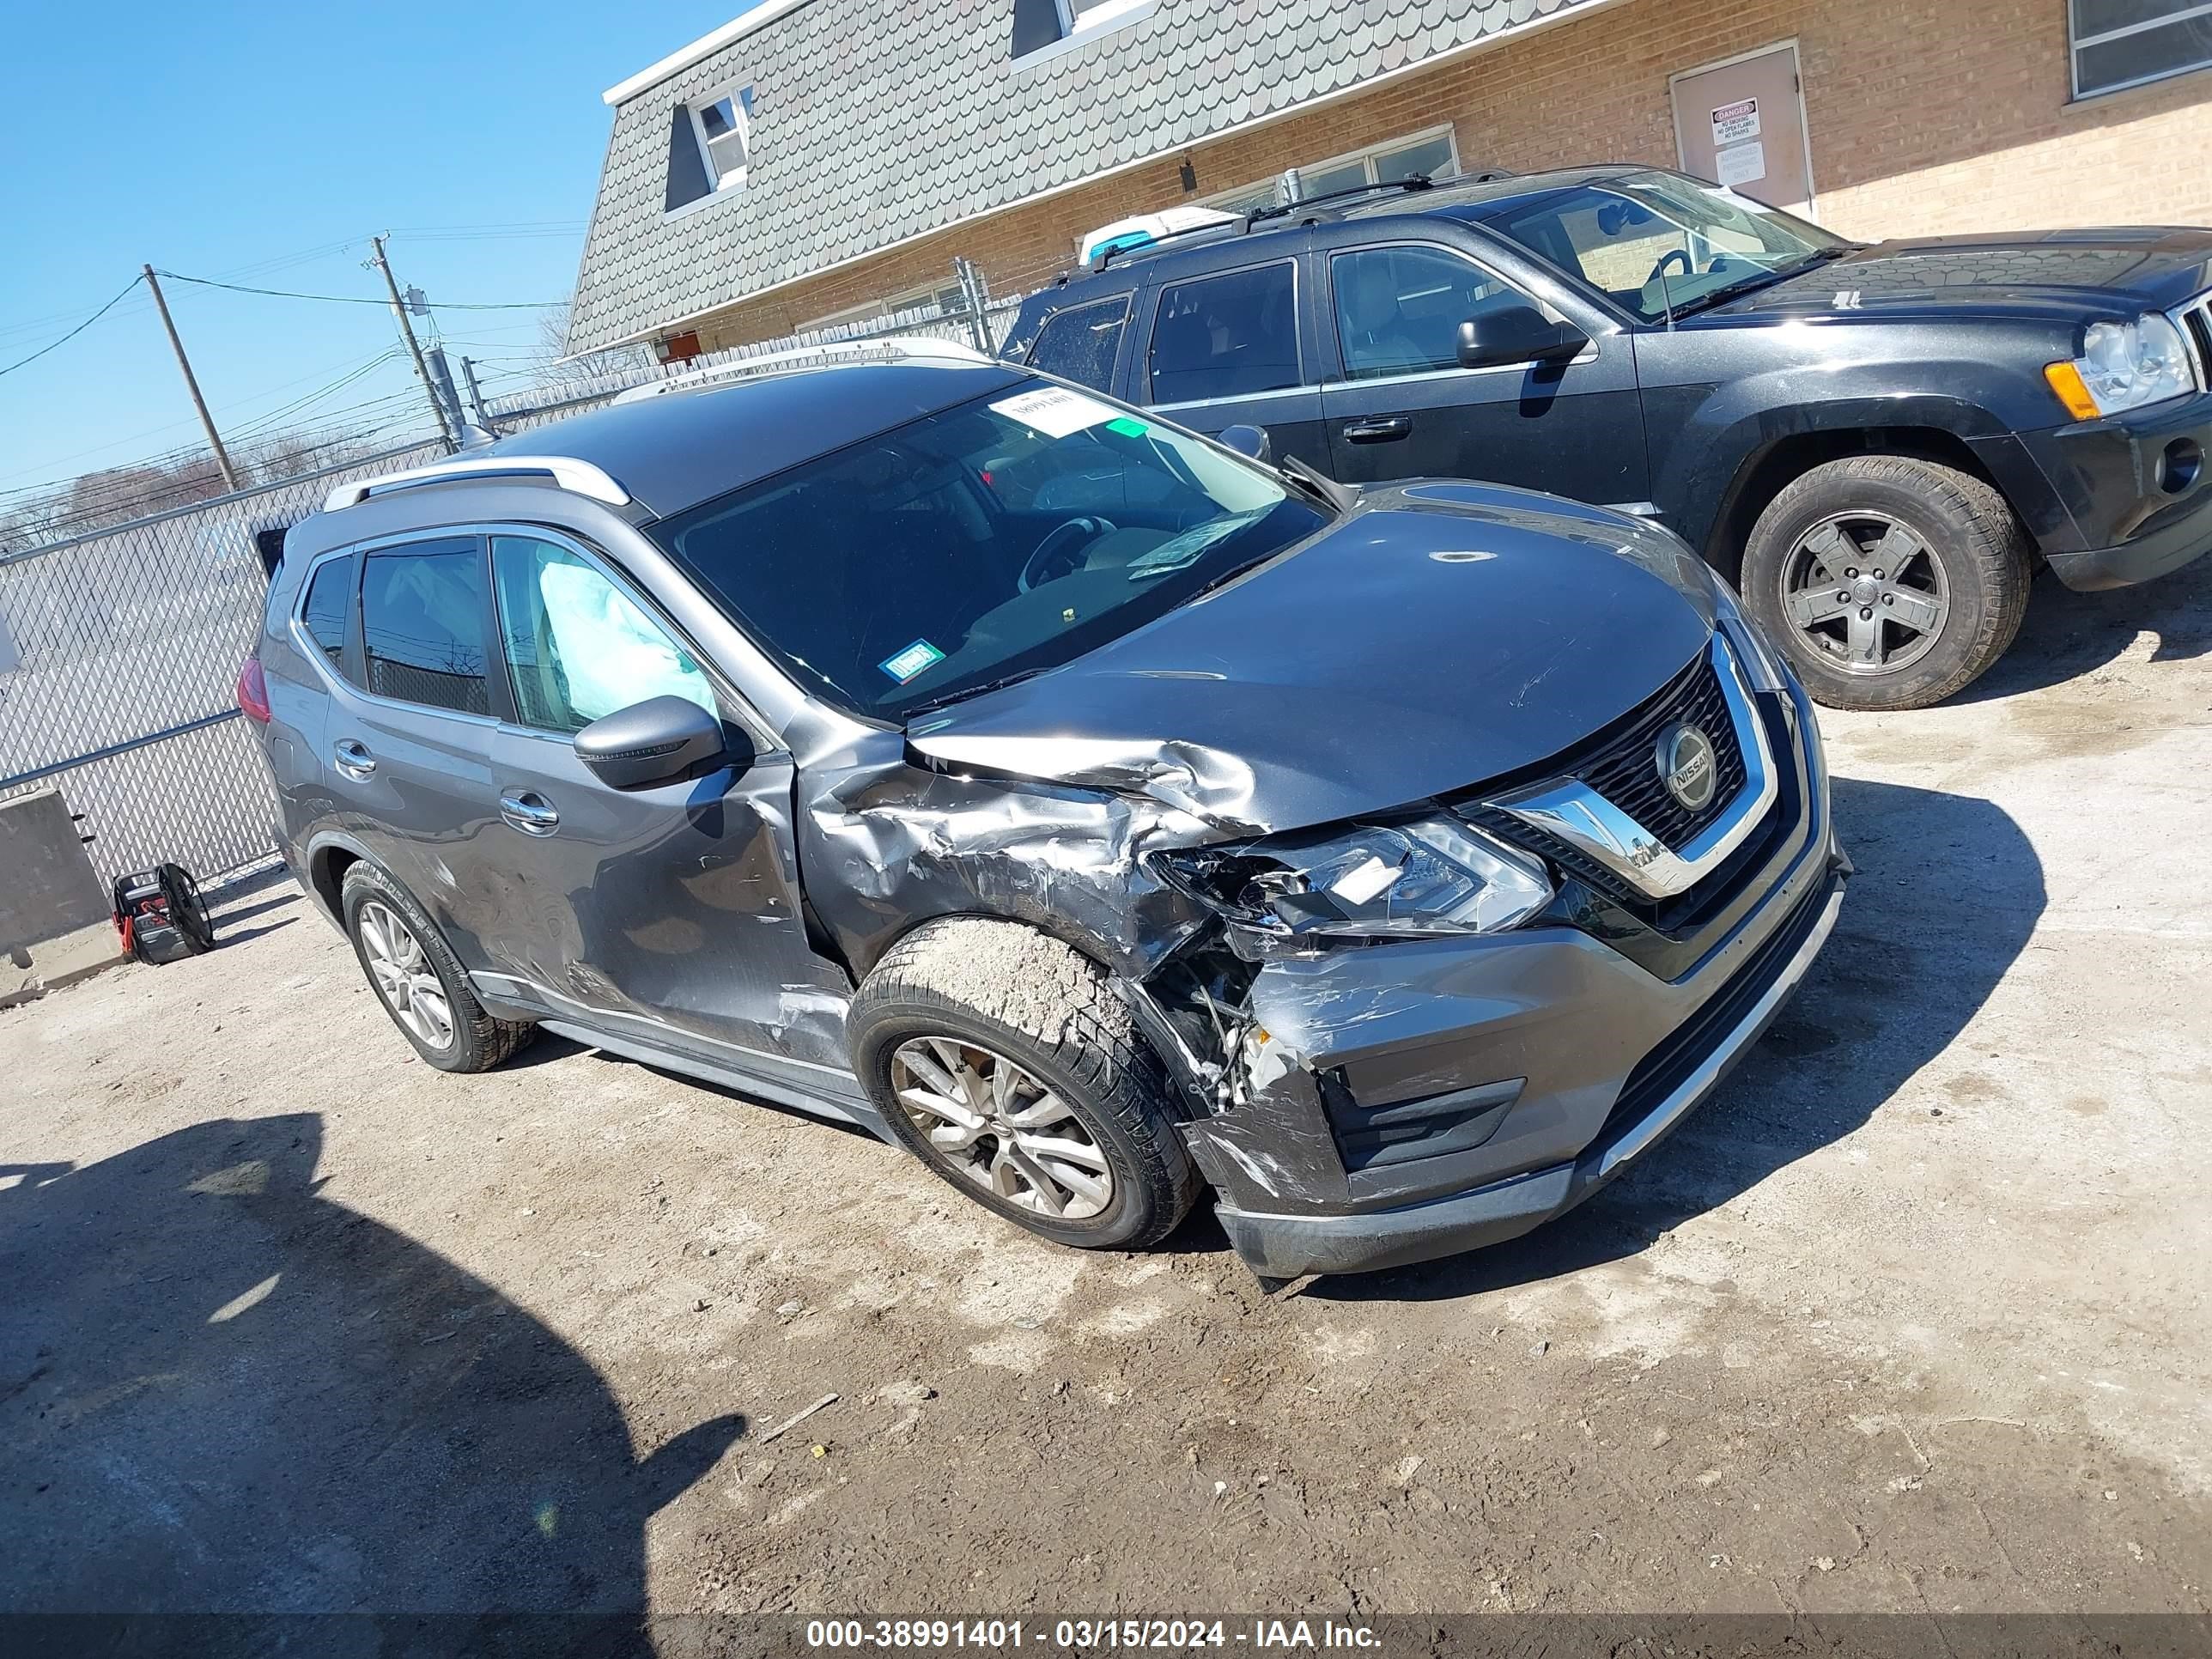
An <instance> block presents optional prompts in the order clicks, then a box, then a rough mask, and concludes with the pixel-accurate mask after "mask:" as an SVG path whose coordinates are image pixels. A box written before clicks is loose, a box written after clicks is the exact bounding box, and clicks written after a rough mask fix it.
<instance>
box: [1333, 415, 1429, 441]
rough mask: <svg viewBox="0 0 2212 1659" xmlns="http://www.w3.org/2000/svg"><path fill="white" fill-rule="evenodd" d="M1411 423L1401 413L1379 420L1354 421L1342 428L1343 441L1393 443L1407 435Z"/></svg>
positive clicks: (1411, 426) (1410, 430) (1410, 431)
mask: <svg viewBox="0 0 2212 1659" xmlns="http://www.w3.org/2000/svg"><path fill="white" fill-rule="evenodd" d="M1412 434H1413V422H1412V421H1410V420H1408V419H1407V417H1406V416H1403V415H1386V416H1383V418H1382V419H1380V420H1375V421H1354V422H1352V423H1351V424H1350V425H1349V426H1347V427H1346V428H1344V441H1345V442H1346V443H1351V444H1395V443H1396V442H1397V441H1399V440H1400V439H1401V438H1405V437H1409V436H1411V435H1412Z"/></svg>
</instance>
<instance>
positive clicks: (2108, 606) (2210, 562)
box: [1945, 558, 2212, 707]
mask: <svg viewBox="0 0 2212 1659" xmlns="http://www.w3.org/2000/svg"><path fill="white" fill-rule="evenodd" d="M2145 629H2148V630H2149V631H2150V632H2152V633H2154V634H2156V635H2158V645H2157V647H2155V648H2154V650H2153V651H2152V653H2151V660H2152V661H2153V662H2183V661H2187V660H2188V659H2191V658H2195V657H2201V656H2203V654H2204V653H2206V652H2207V651H2212V558H2205V559H2199V560H2198V561H2197V562H2196V563H2195V564H2192V565H2190V566H2188V567H2187V568H2184V569H2181V570H2178V571H2176V572H2175V573H2174V574H2172V575H2170V576H2166V577H2161V578H2160V580H2156V581H2150V582H2145V583H2143V584H2142V586H2139V587H2115V588H2109V589H2107V590H2106V591H2105V592H2101V593H2075V592H2070V591H2069V589H2068V588H2067V586H2066V585H2065V584H2064V583H2063V582H2062V581H2060V580H2058V578H2057V577H2056V576H2054V575H2052V574H2051V573H2050V572H2049V571H2048V570H2044V571H2039V572H2038V573H2037V574H2036V579H2035V588H2034V591H2033V594H2032V595H2031V597H2030V598H2029V599H2028V605H2027V621H2026V622H2025V623H2022V624H2021V630H2020V637H2019V638H2018V639H2017V640H2015V641H2013V646H2012V649H2011V650H2009V651H2008V652H2006V653H2005V654H2004V655H2003V657H2002V658H2001V659H1998V662H1997V665H1996V667H1994V668H1992V669H1990V671H1989V672H1988V673H1986V674H1984V675H1983V676H1982V677H1981V678H1979V679H1978V680H1976V681H1975V682H1974V683H1973V684H1972V685H1970V686H1968V687H1967V688H1966V690H1964V691H1961V692H1960V694H1959V695H1958V696H1955V697H1954V698H1952V699H1951V700H1950V703H1949V704H1947V705H1945V706H1946V707H1950V706H1952V705H1955V704H1959V703H1972V702H1990V700H1991V699H1993V698H1996V697H2010V696H2018V695H2020V694H2021V692H2023V691H2038V690H2042V689H2044V688H2045V687H2046V686H2052V685H2058V684H2063V683H2064V682H2065V681H2068V680H2070V679H2077V678H2080V677H2081V676H2082V675H2084V674H2090V673H2094V672H2095V671H2097V670H2098V669H2100V668H2102V667H2104V666H2105V665H2106V664H2108V663H2110V662H2111V661H2112V659H2114V658H2116V657H2118V655H2119V654H2120V653H2122V652H2123V651H2124V650H2126V649H2127V648H2128V647H2129V646H2130V645H2132V644H2134V643H2135V641H2136V635H2138V634H2140V633H2142V632H2143V631H2144V630H2145Z"/></svg>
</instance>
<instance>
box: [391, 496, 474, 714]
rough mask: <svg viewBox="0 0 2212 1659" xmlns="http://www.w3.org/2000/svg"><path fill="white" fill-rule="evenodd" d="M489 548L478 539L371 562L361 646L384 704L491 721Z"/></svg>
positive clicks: (394, 552)
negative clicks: (486, 556) (486, 562)
mask: <svg viewBox="0 0 2212 1659" xmlns="http://www.w3.org/2000/svg"><path fill="white" fill-rule="evenodd" d="M485 610H486V605H485V599H484V574H483V544H481V543H480V542H479V541H477V538H475V537H473V536H455V537H447V538H441V539H440V540H437V541H426V542H411V543H408V544H404V545H402V546H398V547H380V548H377V549H374V550H372V551H371V552H370V553H369V555H368V558H367V560H366V561H365V562H364V564H363V568H362V581H361V632H362V645H363V646H364V647H365V648H366V663H367V668H368V690H371V691H373V692H374V693H375V694H376V695H377V696H380V697H393V698H397V699H398V701H399V702H414V703H421V704H422V705H423V706H424V707H426V708H447V709H452V710H453V712H455V713H456V714H489V713H490V712H491V701H490V696H489V689H488V682H487V680H486V678H485V671H486V669H487V666H488V665H489V661H490V653H489V651H488V650H487V649H486V648H485V645H484V613H485Z"/></svg>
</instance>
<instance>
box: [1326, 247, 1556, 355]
mask: <svg viewBox="0 0 2212 1659" xmlns="http://www.w3.org/2000/svg"><path fill="white" fill-rule="evenodd" d="M1329 281H1330V285H1331V287H1332V288H1334V290H1335V294H1336V331H1337V339H1338V342H1339V343H1340V344H1341V346H1342V347H1343V349H1344V374H1345V378H1346V380H1380V379H1382V378H1383V377H1384V376H1386V375H1391V374H1425V373H1426V372H1428V371H1429V370H1431V369H1439V368H1455V367H1456V366H1457V364H1458V362H1459V325H1461V324H1462V323H1463V322H1466V321H1468V319H1470V318H1479V317H1480V316H1481V315H1482V314H1483V313H1485V312H1486V311H1491V310H1494V309H1496V308H1498V307H1502V306H1526V305H1533V304H1534V303H1535V302H1534V301H1532V300H1530V299H1529V298H1528V296H1527V295H1524V294H1522V292H1521V291H1520V290H1519V289H1514V288H1510V287H1508V286H1507V285H1506V284H1505V283H1502V282H1500V281H1499V280H1498V278H1497V277H1495V276H1492V275H1491V274H1490V273H1489V272H1488V271H1486V270H1484V269H1483V268H1482V267H1481V266H1480V265H1478V264H1475V263H1474V261H1473V260H1472V259H1467V258H1462V257H1461V256H1460V255H1458V254H1456V253H1454V252H1451V251H1450V250H1449V249H1447V248H1440V247H1422V246H1410V245H1409V246H1402V247H1367V248H1360V249H1358V250H1357V251H1355V252H1351V253H1340V254H1338V255H1337V256H1336V257H1335V258H1334V259H1332V260H1330V261H1329Z"/></svg>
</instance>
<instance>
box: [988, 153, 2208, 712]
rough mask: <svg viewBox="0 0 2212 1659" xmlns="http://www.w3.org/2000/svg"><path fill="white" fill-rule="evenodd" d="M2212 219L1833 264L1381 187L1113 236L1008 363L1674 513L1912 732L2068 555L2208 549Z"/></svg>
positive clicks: (1956, 240) (2154, 557) (2162, 559)
mask: <svg viewBox="0 0 2212 1659" xmlns="http://www.w3.org/2000/svg"><path fill="white" fill-rule="evenodd" d="M2208 301H2212V231H2208V230H2196V229H2172V228H2118V229H2097V230H2064V231H2045V232H2039V233H2035V234H2028V235H2023V236H1960V237H1944V238H1936V239H1929V240H1917V241H1904V242H1885V243H1882V244H1881V245H1879V246H1862V245H1860V244H1857V243H1852V242H1848V241H1845V240H1843V239H1842V238H1840V237H1838V236H1835V235H1832V234H1830V233H1829V232H1827V231H1825V230H1822V229H1821V228H1819V227H1818V226H1815V225H1812V224H1808V223H1807V222H1804V221H1802V220H1801V219H1796V218H1794V217H1792V216H1790V215H1789V214H1786V213H1783V212H1779V211H1777V210H1774V209H1771V208H1768V207H1765V206H1764V205H1762V204H1759V203H1757V202H1754V201H1752V200H1749V199H1748V198H1747V197H1741V196H1739V195H1737V194H1735V192H1733V191H1727V190H1723V189H1718V188H1716V187H1714V186H1712V185H1705V184H1702V183H1700V182H1699V181H1698V180H1696V179H1690V178H1687V177H1685V176H1683V175H1681V174H1679V173H1668V172H1664V171H1662V170H1659V169H1656V168H1650V167H1626V166H1613V167H1583V168H1577V169H1571V170H1563V171H1558V172H1551V173H1536V174H1532V175H1529V176H1527V177H1514V176H1510V175H1498V174H1486V175H1483V176H1481V177H1480V178H1474V179H1458V180H1449V181H1445V182H1443V183H1439V184H1437V185H1431V184H1430V182H1429V181H1428V180H1426V179H1410V180H1407V181H1404V182H1402V183H1399V184H1395V185H1381V186H1370V187H1366V188H1364V189H1359V190H1354V191H1346V192H1343V193H1342V194H1341V195H1340V196H1335V197H1324V198H1316V199H1315V200H1312V201H1308V202H1301V203H1297V204H1292V205H1290V206H1287V207H1282V208H1277V209H1273V210H1262V211H1261V212H1259V213H1255V214H1253V215H1250V216H1242V217H1237V218H1235V219H1232V220H1231V222H1227V223H1225V224H1222V225H1218V226H1213V227H1208V228H1201V229H1198V230H1194V231H1189V232H1185V233H1182V234H1179V235H1176V236H1173V237H1170V238H1169V239H1166V240H1161V241H1158V242H1155V243H1153V244H1152V245H1151V246H1145V247H1139V248H1134V249H1131V248H1126V247H1123V248H1115V249H1111V250H1109V252H1106V253H1105V254H1104V255H1103V257H1101V258H1099V259H1098V260H1097V262H1096V264H1095V266H1094V268H1091V269H1088V270H1084V271H1082V272H1081V273H1079V274H1075V275H1072V276H1068V277H1065V278H1063V279H1062V280H1061V281H1060V283H1057V284H1055V285H1054V286H1053V287H1051V288H1049V289H1045V290H1044V291H1042V292H1041V293H1039V294H1037V295H1033V296H1032V297H1031V298H1030V300H1029V301H1028V302H1027V303H1026V304H1025V305H1024V307H1023V309H1022V312H1021V314H1020V317H1019V319H1018V322H1017V323H1016V325H1015V326H1014V328H1013V330H1012V334H1011V336H1010V337H1009V338H1008V340H1007V342H1006V347H1005V352H1006V356H1009V357H1010V358H1012V359H1013V360H1015V361H1017V362H1023V363H1025V364H1027V365H1028V366H1030V368H1036V369H1039V370H1042V371H1043V372H1045V373H1048V374H1054V375H1058V376H1060V377H1061V378H1063V379H1066V380H1072V381H1075V382H1078V383H1079V384H1082V385H1085V386H1090V387H1092V388H1095V389H1097V390H1099V391H1102V392H1110V393H1112V394H1114V395H1115V396H1117V397H1120V398H1125V399H1127V400H1128V401H1130V402H1133V403H1138V404H1146V405H1147V406H1149V407H1152V408H1154V409H1157V410H1160V411H1162V412H1163V413H1164V414H1168V415H1170V416H1173V418H1174V419H1175V420H1176V421H1177V422H1181V423H1182V424H1184V425H1187V426H1190V427H1193V428H1196V429H1198V430H1200V431H1202V432H1208V433H1219V432H1222V431H1224V430H1225V429H1226V428H1230V427H1231V426H1238V425H1249V426H1255V427H1258V428H1261V429H1262V430H1264V431H1265V432H1266V433H1267V436H1268V439H1269V441H1270V445H1271V448H1272V452H1273V454H1274V455H1275V456H1276V457H1278V458H1284V457H1288V458H1295V459H1297V460H1299V461H1302V462H1304V463H1306V464H1308V465H1311V466H1312V467H1314V468H1316V469H1317V470H1318V471H1322V472H1323V473H1325V474H1327V475H1328V477H1331V478H1334V479H1336V480H1339V481H1340V482H1343V483H1351V484H1366V483H1383V482H1389V481H1395V480H1401V479H1409V478H1419V477H1462V478H1480V479H1483V480H1486V481H1490V482H1495V483H1508V484H1516V485H1521V486H1524V487H1528V488H1532V489H1543V490H1547V491H1550V492H1553V493H1554V494H1557V495H1566V496H1570V497H1573V498H1575V499H1577V500H1579V501H1588V502H1592V503H1595V504H1598V505H1603V506H1611V507H1619V508H1621V509H1623V510H1626V511H1627V512H1630V513H1635V514H1638V515H1639V516H1643V517H1647V518H1650V519H1654V520H1657V521H1658V522H1660V523H1662V524H1664V525H1666V526H1668V528H1669V529H1671V530H1673V531H1674V532H1676V533H1677V534H1679V535H1680V536H1681V537H1683V538H1685V539H1686V540H1687V541H1688V542H1689V543H1690V544H1691V545H1692V546H1693V547H1695V548H1697V549H1698V550H1699V551H1700V552H1701V553H1702V554H1703V555H1704V556H1705V558H1706V559H1707V560H1708V561H1709V562H1711V564H1712V565H1713V566H1714V567H1715V568H1717V569H1718V570H1720V571H1722V572H1723V574H1728V575H1729V576H1731V577H1733V578H1735V580H1737V582H1738V585H1739V586H1741V590H1742V592H1743V595H1744V599H1745V602H1746V605H1747V607H1748V609H1749V610H1750V611H1751V613H1752V614H1753V616H1754V617H1757V618H1758V619H1759V622H1760V623H1762V624H1763V625H1764V626H1765V629H1766V630H1767V632H1768V634H1769V635H1770V636H1771V637H1772V638H1773V639H1774V640H1775V641H1776V642H1777V643H1778V645H1779V646H1780V647H1782V648H1783V649H1784V651H1786V652H1787V653H1789V656H1790V661H1791V665H1792V666H1793V667H1795V668H1796V671H1798V673H1799V674H1800V675H1802V677H1803V678H1804V680H1805V683H1806V684H1807V685H1808V688H1809V689H1810V690H1812V692H1813V694H1814V696H1816V697H1817V698H1819V699H1820V701H1822V702H1827V703H1830V704H1833V705H1836V706H1838V707H1842V708H1883V709H1893V708H1918V707H1921V706H1923V705H1924V704H1928V703H1931V702H1937V701H1940V700H1941V699H1942V698H1944V697H1947V696H1950V695H1952V694H1953V693H1954V692H1956V691H1958V690H1960V689H1961V688H1963V687H1964V686H1966V684H1968V683H1969V682H1971V681H1972V680H1973V679H1974V678H1976V677H1977V676H1978V675H1979V674H1980V673H1982V672H1983V671H1984V670H1985V669H1987V668H1988V667H1989V666H1990V664H1991V663H1993V662H1995V661H1996V659H1997V658H1998V657H1999V656H2001V655H2002V653H2004V651H2005V649H2006V647H2008V645H2010V643H2011V642H2012V640H2013V636H2014V635H2015V633H2016V632H2017V631H2018V629H2019V627H2020V623H2021V617H2023V615H2024V614H2025V612H2026V609H2027V592H2028V585H2029V581H2030V580H2031V578H2032V577H2033V574H2034V569H2035V567H2036V565H2037V564H2038V563H2039V562H2040V563H2047V564H2049V565H2050V566H2051V568H2052V569H2053V570H2054V571H2056V572H2057V574H2058V577H2059V580H2061V581H2063V583H2064V584H2065V585H2066V586H2069V587H2072V588H2077V589H2093V588H2102V587H2114V586H2124V585H2125V584H2128V583H2132V582H2140V581H2144V580H2148V579H2149V578H2151V577H2154V576H2157V575H2160V574H2165V573H2166V572H2167V571H2170V570H2172V569H2175V568H2178V567H2179V566H2181V565H2183V564H2185V563H2187V562H2189V561H2190V560H2191V559H2194V558H2195V557H2197V556H2198V555H2199V554H2201V553H2203V551H2204V550H2206V549H2207V548H2208V547H2212V491H2208V489H2206V487H2205V485H2206V474H2205V465H2204V458H2205V450H2206V447H2207V446H2208V445H2212V396H2208V389H2212V310H2208Z"/></svg>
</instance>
